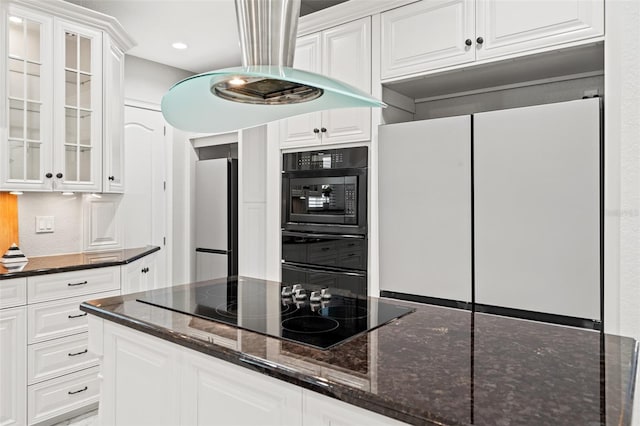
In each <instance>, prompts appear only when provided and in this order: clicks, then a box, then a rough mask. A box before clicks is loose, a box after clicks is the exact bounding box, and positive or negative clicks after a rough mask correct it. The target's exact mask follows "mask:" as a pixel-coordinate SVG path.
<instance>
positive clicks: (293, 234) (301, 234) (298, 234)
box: [282, 230, 364, 240]
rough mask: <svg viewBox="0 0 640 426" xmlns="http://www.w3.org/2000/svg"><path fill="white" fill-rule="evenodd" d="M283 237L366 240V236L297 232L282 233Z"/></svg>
mask: <svg viewBox="0 0 640 426" xmlns="http://www.w3.org/2000/svg"><path fill="white" fill-rule="evenodd" d="M282 235H286V236H288V237H303V238H329V239H339V240H349V239H357V240H364V235H352V234H312V233H307V232H295V231H284V230H283V231H282Z"/></svg>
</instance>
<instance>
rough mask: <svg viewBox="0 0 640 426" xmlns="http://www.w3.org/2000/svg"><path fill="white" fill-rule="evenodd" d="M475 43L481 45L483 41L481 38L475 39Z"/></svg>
mask: <svg viewBox="0 0 640 426" xmlns="http://www.w3.org/2000/svg"><path fill="white" fill-rule="evenodd" d="M476 43H478V44H482V43H484V39H483V38H482V37H478V38H477V39H476Z"/></svg>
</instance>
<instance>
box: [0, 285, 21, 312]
mask: <svg viewBox="0 0 640 426" xmlns="http://www.w3.org/2000/svg"><path fill="white" fill-rule="evenodd" d="M26 304H27V279H26V278H13V279H10V280H0V309H1V308H10V307H12V306H21V305H26Z"/></svg>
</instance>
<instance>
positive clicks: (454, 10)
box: [381, 0, 475, 79]
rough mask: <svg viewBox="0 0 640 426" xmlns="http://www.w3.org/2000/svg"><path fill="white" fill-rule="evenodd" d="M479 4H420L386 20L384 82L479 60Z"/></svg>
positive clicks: (444, 0)
mask: <svg viewBox="0 0 640 426" xmlns="http://www.w3.org/2000/svg"><path fill="white" fill-rule="evenodd" d="M474 6H475V1H473V0H439V1H419V2H416V3H412V4H410V5H408V6H405V7H400V8H397V9H393V10H390V11H388V12H385V13H383V14H382V15H381V16H382V55H381V67H382V69H381V77H382V79H386V78H391V77H397V76H401V75H407V74H411V73H416V72H420V71H424V70H427V69H435V68H441V67H445V66H450V65H457V64H462V63H465V62H471V61H473V60H475V48H474V47H473V46H467V45H466V44H465V41H466V40H467V39H469V40H471V41H472V43H473V44H475V37H474V34H475V29H474V25H475V22H474V20H475V9H474Z"/></svg>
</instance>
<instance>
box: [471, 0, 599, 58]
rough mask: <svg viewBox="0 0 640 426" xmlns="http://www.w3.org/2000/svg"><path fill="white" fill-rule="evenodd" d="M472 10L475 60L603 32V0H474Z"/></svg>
mask: <svg viewBox="0 0 640 426" xmlns="http://www.w3.org/2000/svg"><path fill="white" fill-rule="evenodd" d="M476 9H477V14H476V37H482V38H483V40H484V42H483V43H482V44H476V58H477V59H486V58H493V57H496V56H502V55H508V54H512V53H517V52H523V51H526V50H531V49H538V48H543V47H546V46H553V45H556V44H560V43H566V42H571V41H577V40H581V39H585V38H589V37H595V36H600V35H603V34H604V1H603V0H561V1H536V0H519V1H515V0H477V4H476Z"/></svg>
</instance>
